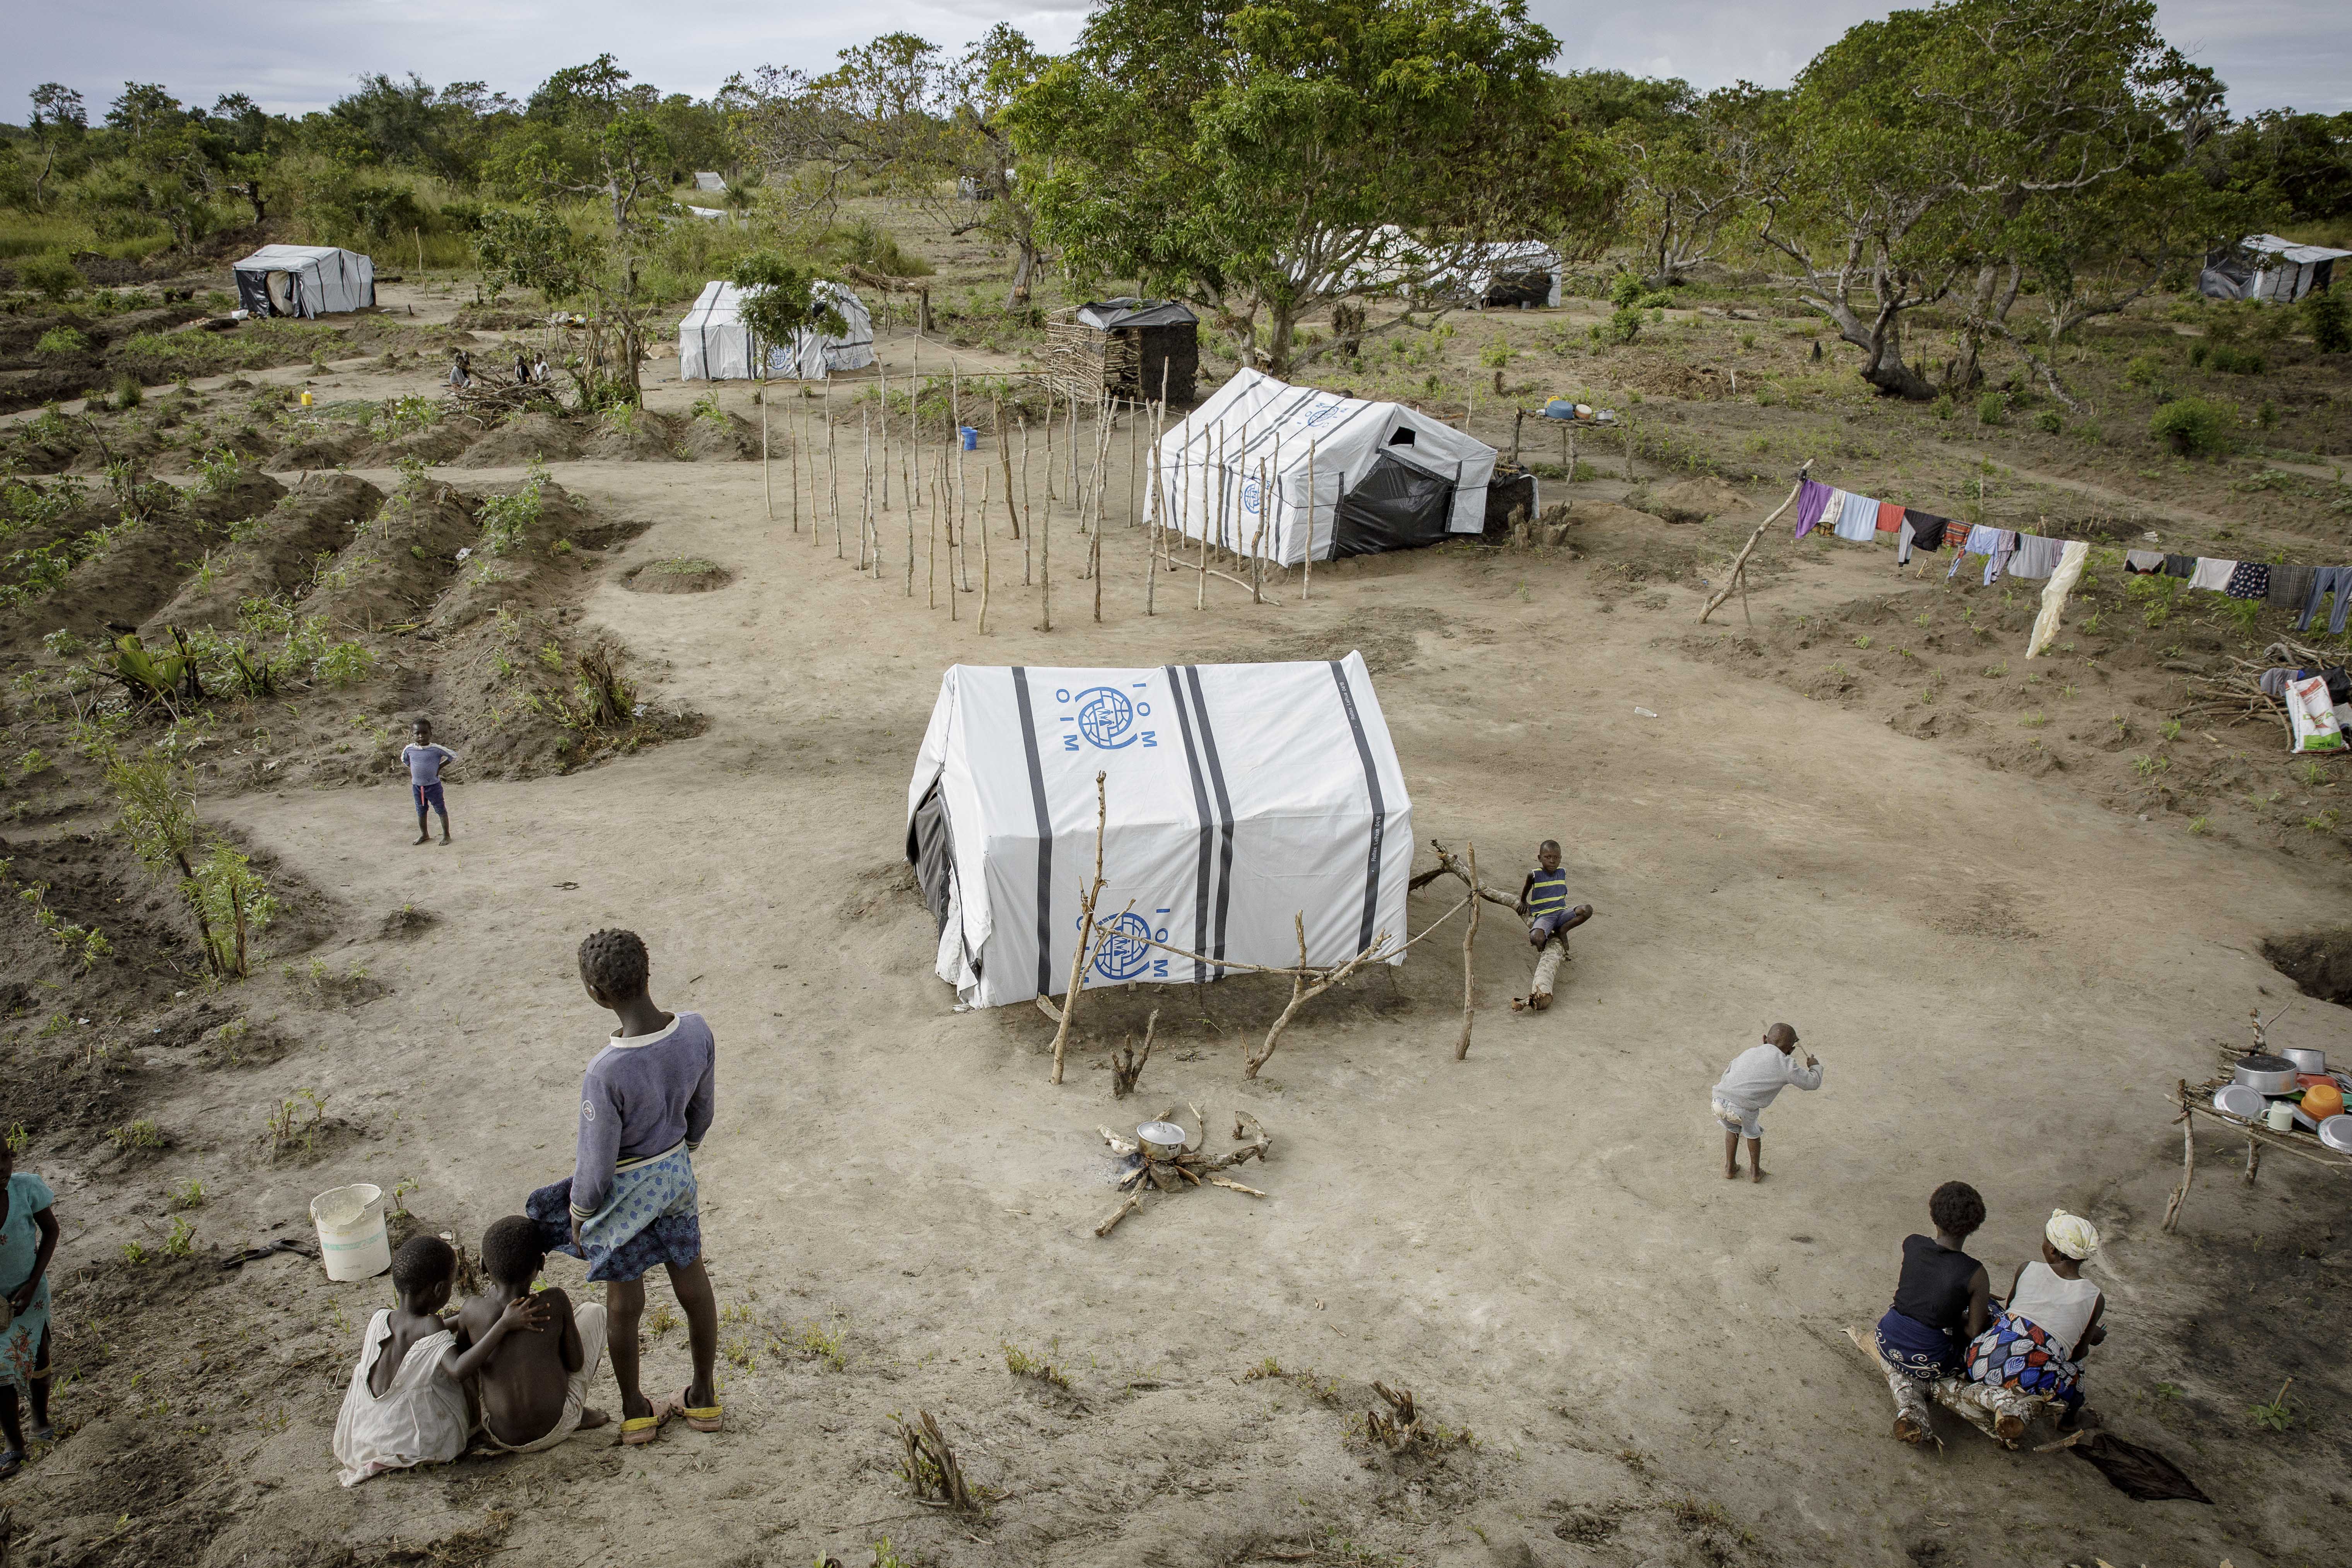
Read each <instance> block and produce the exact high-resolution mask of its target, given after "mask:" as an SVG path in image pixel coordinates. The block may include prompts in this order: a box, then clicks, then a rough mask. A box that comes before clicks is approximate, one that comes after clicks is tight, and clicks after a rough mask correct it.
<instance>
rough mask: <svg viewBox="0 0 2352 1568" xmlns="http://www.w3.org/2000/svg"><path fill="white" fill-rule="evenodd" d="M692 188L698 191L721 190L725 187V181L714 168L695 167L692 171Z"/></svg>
mask: <svg viewBox="0 0 2352 1568" xmlns="http://www.w3.org/2000/svg"><path fill="white" fill-rule="evenodd" d="M694 188H695V189H696V190H698V191H723V190H725V189H726V188H727V181H726V180H725V178H724V177H722V176H721V175H720V174H719V172H718V171H717V170H715V169H697V170H696V171H695V172H694Z"/></svg>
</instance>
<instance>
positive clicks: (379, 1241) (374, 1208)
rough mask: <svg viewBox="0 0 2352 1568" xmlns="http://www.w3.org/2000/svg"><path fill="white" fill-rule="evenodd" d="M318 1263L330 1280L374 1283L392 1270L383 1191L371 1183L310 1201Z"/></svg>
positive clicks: (324, 1193)
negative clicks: (384, 1220) (353, 1280)
mask: <svg viewBox="0 0 2352 1568" xmlns="http://www.w3.org/2000/svg"><path fill="white" fill-rule="evenodd" d="M310 1223H311V1224H313V1225H315V1226H318V1227H319V1260H320V1262H322V1263H324V1264H325V1265H326V1266H327V1278H328V1279H373V1278H375V1277H376V1276H377V1275H379V1274H381V1273H383V1271H384V1270H385V1269H387V1268H391V1267H392V1238H391V1237H388V1236H387V1235H385V1234H384V1228H383V1188H382V1187H379V1186H376V1185H374V1184H373V1183H369V1182H355V1183H353V1184H352V1185H350V1186H348V1187H334V1188H331V1189H330V1190H328V1191H326V1192H323V1193H320V1194H319V1195H318V1196H317V1197H315V1198H312V1199H311V1200H310Z"/></svg>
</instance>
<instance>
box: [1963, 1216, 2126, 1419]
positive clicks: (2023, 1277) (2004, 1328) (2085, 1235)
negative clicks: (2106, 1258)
mask: <svg viewBox="0 0 2352 1568" xmlns="http://www.w3.org/2000/svg"><path fill="white" fill-rule="evenodd" d="M2098 1249H2099V1232H2098V1228H2097V1227H2096V1226H2094V1225H2092V1224H2091V1222H2090V1221H2089V1220H2086V1219H2084V1218H2083V1217H2082V1216H2081V1215H2072V1214H2068V1213H2067V1212H2066V1211H2065V1210H2064V1209H2053V1210H2052V1211H2051V1215H2050V1223H2049V1224H2048V1225H2047V1226H2043V1227H2042V1257H2041V1258H2040V1260H2039V1261H2037V1262H2032V1263H2028V1264H2026V1265H2025V1266H2024V1267H2023V1268H2020V1269H2019V1270H2018V1271H2017V1278H2016V1279H2014V1280H2013V1281H2011V1285H2010V1288H2009V1298H2008V1300H2007V1302H2006V1304H2005V1305H2004V1306H2003V1308H2002V1309H2001V1311H2000V1316H1998V1317H1996V1318H1995V1319H1994V1320H1993V1321H1992V1326H1991V1327H1990V1328H1988V1329H1986V1330H1985V1331H1984V1332H1982V1333H1981V1334H1979V1335H1978V1336H1977V1337H1976V1339H1975V1340H1974V1341H1973V1342H1970V1344H1969V1349H1968V1373H1969V1394H1968V1397H1969V1399H1970V1400H1971V1401H1972V1402H1973V1403H1975V1404H1976V1405H1979V1407H1981V1408H1983V1409H1986V1410H1990V1412H1991V1413H1992V1415H1993V1425H1994V1428H1995V1430H1996V1431H1997V1432H1998V1433H1999V1434H2000V1437H2001V1440H2002V1441H2004V1442H2009V1443H2014V1442H2015V1441H2017V1439H2019V1438H2020V1437H2021V1436H2024V1435H2025V1424H2026V1423H2027V1422H2028V1421H2029V1420H2031V1419H2032V1415H2033V1410H2034V1406H2036V1405H2040V1404H2042V1403H2044V1402H2047V1401H2052V1400H2054V1401H2056V1402H2057V1403H2058V1404H2060V1405H2064V1406H2065V1408H2066V1413H2065V1415H2063V1417H2062V1418H2061V1419H2060V1421H2059V1423H2058V1426H2059V1430H2061V1431H2068V1432H2071V1431H2073V1430H2074V1429H2075V1428H2076V1427H2077V1426H2085V1425H2092V1424H2095V1422H2094V1421H2093V1420H2091V1419H2090V1413H2089V1412H2088V1411H2086V1410H2085V1409H2084V1405H2083V1391H2082V1386H2081V1384H2082V1376H2083V1363H2084V1359H2085V1358H2087V1357H2088V1356H2089V1355H2090V1353H2091V1347H2092V1346H2093V1345H2095V1344H2097V1343H2098V1342H2100V1341H2101V1340H2104V1339H2105V1338H2106V1337H2107V1331H2106V1329H2105V1327H2104V1326H2103V1325H2102V1324H2101V1323H2100V1321H2099V1319H2100V1317H2101V1315H2102V1314H2103V1313H2105V1310H2106V1305H2107V1303H2106V1298H2105V1297H2104V1296H2102V1295H2101V1294H2100V1293H2099V1288H2098V1287H2097V1286H2096V1285H2094V1284H2092V1283H2091V1282H2090V1281H2089V1280H2088V1279H2084V1278H2083V1260H2084V1258H2088V1257H2090V1256H2091V1254H2093V1253H2094V1252H2096V1251H2097V1250H2098Z"/></svg>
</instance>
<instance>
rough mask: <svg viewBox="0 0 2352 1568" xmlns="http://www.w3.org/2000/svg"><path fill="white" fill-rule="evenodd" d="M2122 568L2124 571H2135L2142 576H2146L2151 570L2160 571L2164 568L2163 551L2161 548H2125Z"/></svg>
mask: <svg viewBox="0 0 2352 1568" xmlns="http://www.w3.org/2000/svg"><path fill="white" fill-rule="evenodd" d="M2124 570H2125V571H2126V572H2132V573H2137V574H2140V575H2142V576H2146V575H2147V574H2149V573H2152V572H2161V571H2163V570H2164V552H2163V551H2161V550H2126V551H2125V552H2124Z"/></svg>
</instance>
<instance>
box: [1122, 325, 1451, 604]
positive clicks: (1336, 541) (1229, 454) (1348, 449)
mask: <svg viewBox="0 0 2352 1568" xmlns="http://www.w3.org/2000/svg"><path fill="white" fill-rule="evenodd" d="M1495 459H1496V451H1495V448H1494V447H1489V446H1488V445H1486V442H1484V441H1481V440H1479V439H1478V438H1477V437H1475V436H1469V435H1465V433H1463V432H1462V431H1459V430H1456V429H1455V428H1454V426H1451V425H1447V424H1445V423H1444V421H1442V420H1438V419H1433V418H1432V417H1431V416H1428V415H1426V414H1423V413H1421V412H1419V411H1418V410H1416V409H1412V408H1408V407H1406V406H1405V405H1403V404H1402V403H1366V402H1363V401H1361V400H1360V399H1358V398H1353V397H1341V396H1339V395H1338V394H1336V393H1330V392H1318V391H1317V390H1316V389H1315V388H1313V387H1311V386H1292V385H1289V384H1286V383H1284V382H1279V381H1276V380H1275V379H1274V378H1273V377H1272V376H1270V375H1264V374H1259V373H1258V372H1256V371H1254V370H1244V371H1240V372H1237V373H1235V374H1234V378H1233V379H1232V380H1231V381H1228V382H1227V383H1225V384H1224V385H1223V386H1221V387H1219V388H1218V389H1217V390H1216V391H1215V392H1213V393H1211V394H1210V395H1209V398H1208V400H1207V401H1206V402H1204V403H1202V405H1201V406H1200V407H1198V408H1196V409H1194V410H1193V411H1192V413H1191V414H1190V415H1188V416H1185V418H1184V419H1183V420H1182V421H1181V422H1180V423H1179V424H1177V425H1175V426H1172V427H1171V429H1170V430H1169V432H1168V434H1167V435H1166V436H1164V437H1161V438H1160V490H1161V493H1162V495H1163V496H1164V497H1165V504H1164V506H1163V508H1162V512H1161V515H1163V516H1164V517H1166V518H1167V519H1168V523H1169V526H1170V527H1171V528H1173V529H1176V530H1177V531H1180V532H1181V533H1183V534H1185V535H1187V536H1188V537H1190V538H1193V539H1200V538H1204V537H1205V538H1207V539H1210V540H1213V541H1214V542H1217V543H1218V544H1220V545H1223V546H1224V547H1225V548H1228V549H1234V550H1238V551H1240V552H1242V553H1243V554H1244V555H1263V556H1265V558H1266V559H1267V560H1269V561H1273V562H1276V563H1280V564H1283V565H1294V564H1296V563H1299V562H1302V561H1305V560H1306V559H1307V557H1308V555H1309V553H1310V552H1311V553H1312V554H1313V557H1314V559H1316V560H1318V561H1328V560H1330V559H1331V558H1333V557H1334V556H1340V555H1370V554H1374V553H1377V552H1381V551H1386V550H1409V549H1412V548H1413V547H1415V546H1418V545H1423V544H1435V543H1437V542H1440V541H1441V540H1444V538H1445V537H1446V536H1447V535H1449V534H1455V533H1481V532H1484V531H1486V484H1487V481H1488V480H1489V479H1492V478H1493V477H1494V473H1495ZM1310 468H1311V469H1312V480H1313V484H1314V496H1313V500H1312V504H1310V503H1309V500H1308V495H1307V485H1308V481H1309V470H1310ZM1261 481H1264V482H1265V485H1266V486H1267V487H1269V488H1270V489H1271V490H1272V492H1273V493H1272V494H1271V496H1266V495H1262V494H1261V491H1260V487H1261Z"/></svg>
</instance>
